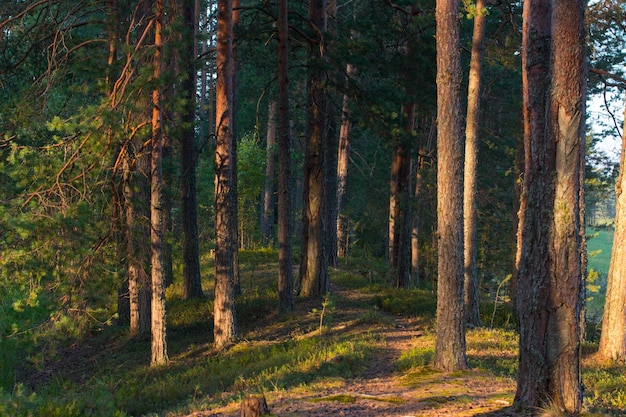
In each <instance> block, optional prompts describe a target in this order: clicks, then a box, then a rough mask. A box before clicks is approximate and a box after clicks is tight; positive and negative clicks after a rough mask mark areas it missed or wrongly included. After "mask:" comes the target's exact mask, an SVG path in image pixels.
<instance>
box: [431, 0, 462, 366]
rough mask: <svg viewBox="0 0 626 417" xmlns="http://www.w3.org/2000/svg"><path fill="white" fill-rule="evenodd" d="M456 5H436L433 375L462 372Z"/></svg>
mask: <svg viewBox="0 0 626 417" xmlns="http://www.w3.org/2000/svg"><path fill="white" fill-rule="evenodd" d="M458 16H459V3H458V2H457V1H455V0H437V9H436V19H437V232H438V238H439V242H438V248H437V251H438V272H437V279H438V284H437V337H436V344H435V360H434V366H435V368H436V369H439V370H443V371H453V370H459V369H467V359H466V355H465V322H464V316H463V277H464V275H463V139H462V138H463V135H462V131H461V114H460V112H461V100H460V98H461V97H460V89H461V67H460V53H459V20H458Z"/></svg>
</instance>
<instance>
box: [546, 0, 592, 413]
mask: <svg viewBox="0 0 626 417" xmlns="http://www.w3.org/2000/svg"><path fill="white" fill-rule="evenodd" d="M553 4H554V10H553V21H552V31H553V33H552V51H553V52H552V54H553V58H552V60H553V73H554V76H553V84H552V96H551V99H552V102H551V107H552V111H551V113H550V114H551V116H552V118H553V120H552V122H551V125H552V130H553V132H555V141H556V178H555V181H556V183H555V199H554V208H553V210H554V232H553V234H552V236H551V237H552V242H551V247H552V248H554V249H553V250H554V258H553V265H552V270H553V273H554V276H553V278H552V286H553V289H552V296H551V298H552V301H551V302H552V305H551V308H550V311H551V312H552V313H551V317H550V319H549V322H548V334H547V336H548V355H547V356H548V360H549V362H550V364H551V367H552V369H551V374H550V375H549V385H548V388H549V395H550V398H551V400H552V401H553V402H554V403H555V404H556V405H558V406H559V408H561V409H564V410H566V411H567V412H568V413H573V414H578V413H579V412H580V411H581V409H582V401H583V387H582V375H581V362H580V361H581V357H580V348H581V341H582V328H583V322H582V319H583V318H584V317H583V315H582V314H581V312H582V311H583V304H584V288H583V286H584V280H585V275H586V251H585V247H586V246H585V227H584V197H583V176H584V173H583V171H584V169H585V163H584V155H585V144H586V132H585V128H586V126H585V117H586V116H585V112H586V108H585V101H586V99H587V83H586V80H587V73H586V57H585V46H586V43H585V34H586V32H585V23H584V22H585V7H586V1H584V0H577V1H570V0H555V1H554V3H553Z"/></svg>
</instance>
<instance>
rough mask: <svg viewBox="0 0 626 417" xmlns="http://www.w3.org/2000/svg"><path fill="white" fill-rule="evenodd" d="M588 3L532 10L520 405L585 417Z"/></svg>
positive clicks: (526, 31) (521, 246) (538, 4)
mask: <svg viewBox="0 0 626 417" xmlns="http://www.w3.org/2000/svg"><path fill="white" fill-rule="evenodd" d="M583 17H584V3H583V2H582V1H581V2H576V3H575V4H573V3H572V2H565V1H561V0H557V1H555V2H553V3H552V2H550V1H545V0H537V1H535V0H533V1H529V2H526V3H525V4H524V26H523V52H522V61H523V64H522V80H523V93H524V142H525V153H526V158H525V169H524V184H523V192H522V196H523V197H522V201H521V209H520V230H519V232H518V233H519V235H518V239H519V240H518V256H517V260H518V266H517V270H518V271H517V272H518V273H517V276H518V283H517V285H518V287H517V307H518V308H517V310H518V318H519V323H520V353H519V374H518V384H517V392H516V395H515V402H516V403H517V404H518V405H520V406H522V407H526V408H536V407H541V406H545V405H546V404H554V405H555V406H556V407H558V408H559V409H562V410H564V411H566V412H568V413H574V414H577V413H579V412H580V409H581V406H582V384H581V379H580V341H581V340H580V339H581V320H580V319H581V309H582V302H583V292H582V285H583V277H584V268H583V266H584V255H583V254H582V249H583V248H584V240H583V239H584V236H583V235H584V227H583V225H582V222H581V218H582V217H583V216H582V210H583V204H582V171H581V170H582V169H583V166H584V165H583V162H584V146H585V145H584V144H585V142H584V119H585V108H584V103H585V94H586V93H585V91H586V86H585V79H586V73H585V71H584V66H585V58H584V26H583V21H584V20H583Z"/></svg>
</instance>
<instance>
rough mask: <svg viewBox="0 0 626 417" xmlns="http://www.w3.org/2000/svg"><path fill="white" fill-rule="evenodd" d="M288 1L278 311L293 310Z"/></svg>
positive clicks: (281, 40) (281, 84) (282, 57)
mask: <svg viewBox="0 0 626 417" xmlns="http://www.w3.org/2000/svg"><path fill="white" fill-rule="evenodd" d="M288 57H289V22H288V0H280V1H279V4H278V311H279V313H284V312H287V311H293V310H294V308H295V306H294V299H293V248H292V246H291V238H292V236H291V235H292V230H293V227H292V220H291V139H290V135H289V84H288V80H289V77H288V75H289V74H288V69H289V65H288Z"/></svg>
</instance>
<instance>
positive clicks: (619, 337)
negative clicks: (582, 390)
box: [598, 105, 626, 362]
mask: <svg viewBox="0 0 626 417" xmlns="http://www.w3.org/2000/svg"><path fill="white" fill-rule="evenodd" d="M624 116H626V105H625V106H624ZM624 127H625V128H626V117H624ZM625 191H626V129H624V130H622V153H621V158H620V170H619V177H618V178H617V182H616V184H615V200H616V205H615V234H614V236H613V249H612V252H611V265H610V267H609V276H608V284H607V288H606V303H605V305H604V318H603V319H602V334H601V335H600V349H599V351H598V354H599V355H600V356H601V357H602V358H604V359H610V360H613V361H618V362H625V361H626V303H624V300H626V251H625V246H624V244H623V243H622V242H624V240H625V239H626V192H625Z"/></svg>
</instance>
